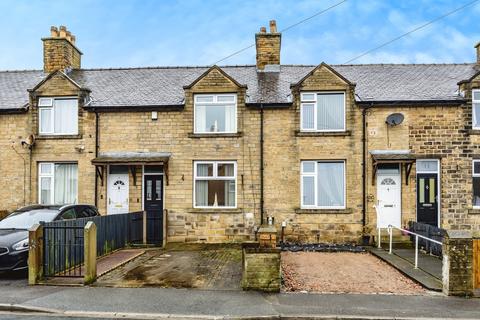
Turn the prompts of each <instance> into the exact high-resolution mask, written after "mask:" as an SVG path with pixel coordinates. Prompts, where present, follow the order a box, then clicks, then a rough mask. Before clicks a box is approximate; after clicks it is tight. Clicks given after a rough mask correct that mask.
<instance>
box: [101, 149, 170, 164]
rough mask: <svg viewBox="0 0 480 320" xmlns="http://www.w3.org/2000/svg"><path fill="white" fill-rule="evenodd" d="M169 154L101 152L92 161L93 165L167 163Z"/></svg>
mask: <svg viewBox="0 0 480 320" xmlns="http://www.w3.org/2000/svg"><path fill="white" fill-rule="evenodd" d="M171 155H172V154H171V153H170V152H130V151H127V152H125V151H123V152H102V153H100V154H99V155H98V157H97V158H95V159H93V160H92V163H93V164H109V163H117V164H118V163H124V164H143V163H164V162H168V159H169V158H170V156H171Z"/></svg>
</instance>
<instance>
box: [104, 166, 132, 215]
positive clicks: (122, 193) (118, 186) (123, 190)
mask: <svg viewBox="0 0 480 320" xmlns="http://www.w3.org/2000/svg"><path fill="white" fill-rule="evenodd" d="M119 213H128V173H114V174H109V175H108V199H107V214H119Z"/></svg>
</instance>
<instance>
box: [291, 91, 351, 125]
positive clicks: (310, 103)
mask: <svg viewBox="0 0 480 320" xmlns="http://www.w3.org/2000/svg"><path fill="white" fill-rule="evenodd" d="M300 99H301V105H300V130H301V131H320V132H332V131H345V109H346V108H345V104H346V103H345V92H333V91H332V92H302V93H301V94H300Z"/></svg>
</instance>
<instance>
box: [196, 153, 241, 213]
mask: <svg viewBox="0 0 480 320" xmlns="http://www.w3.org/2000/svg"><path fill="white" fill-rule="evenodd" d="M193 183H194V185H193V188H194V190H193V206H194V207H195V208H236V206H237V163H236V162H235V161H195V162H194V182H193Z"/></svg>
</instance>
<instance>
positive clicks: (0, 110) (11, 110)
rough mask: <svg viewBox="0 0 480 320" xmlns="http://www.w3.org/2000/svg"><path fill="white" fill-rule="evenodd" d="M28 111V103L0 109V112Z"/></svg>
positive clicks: (18, 112) (15, 112)
mask: <svg viewBox="0 0 480 320" xmlns="http://www.w3.org/2000/svg"><path fill="white" fill-rule="evenodd" d="M27 111H28V103H26V104H24V105H23V106H22V107H20V108H10V109H0V114H20V113H26V112H27Z"/></svg>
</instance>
